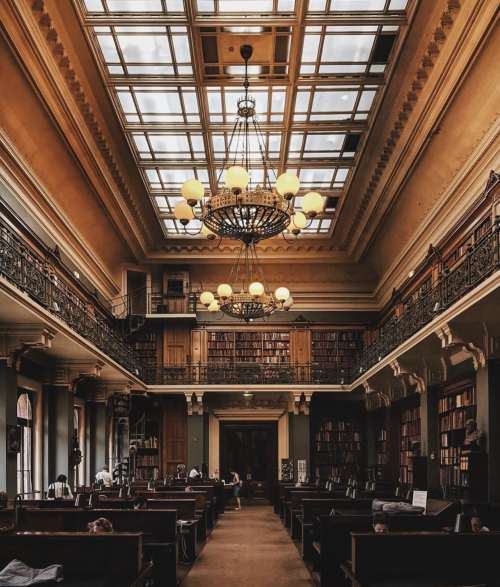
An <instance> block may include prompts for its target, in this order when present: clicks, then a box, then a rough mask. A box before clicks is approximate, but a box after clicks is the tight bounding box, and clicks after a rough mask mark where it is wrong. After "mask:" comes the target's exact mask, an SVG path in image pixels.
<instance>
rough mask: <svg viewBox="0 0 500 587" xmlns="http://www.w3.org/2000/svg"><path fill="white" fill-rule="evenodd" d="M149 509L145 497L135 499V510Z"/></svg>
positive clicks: (140, 496)
mask: <svg viewBox="0 0 500 587" xmlns="http://www.w3.org/2000/svg"><path fill="white" fill-rule="evenodd" d="M147 507H148V502H147V499H146V498H145V497H144V495H138V496H137V497H136V498H135V499H134V510H145V509H146V508H147Z"/></svg>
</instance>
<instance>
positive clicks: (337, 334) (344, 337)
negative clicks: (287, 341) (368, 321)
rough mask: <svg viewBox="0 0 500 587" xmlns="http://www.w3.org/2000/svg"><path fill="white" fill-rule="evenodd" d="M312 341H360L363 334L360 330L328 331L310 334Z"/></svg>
mask: <svg viewBox="0 0 500 587" xmlns="http://www.w3.org/2000/svg"><path fill="white" fill-rule="evenodd" d="M312 340H313V342H315V341H320V340H328V341H335V340H340V341H348V342H351V341H362V340H363V332H362V331H360V330H357V331H345V330H338V331H330V332H313V333H312Z"/></svg>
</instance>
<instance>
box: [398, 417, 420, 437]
mask: <svg viewBox="0 0 500 587" xmlns="http://www.w3.org/2000/svg"><path fill="white" fill-rule="evenodd" d="M417 434H420V419H419V420H415V422H405V423H404V424H401V436H415V435H417Z"/></svg>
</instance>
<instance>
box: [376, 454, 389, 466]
mask: <svg viewBox="0 0 500 587" xmlns="http://www.w3.org/2000/svg"><path fill="white" fill-rule="evenodd" d="M377 465H387V455H386V454H385V453H377Z"/></svg>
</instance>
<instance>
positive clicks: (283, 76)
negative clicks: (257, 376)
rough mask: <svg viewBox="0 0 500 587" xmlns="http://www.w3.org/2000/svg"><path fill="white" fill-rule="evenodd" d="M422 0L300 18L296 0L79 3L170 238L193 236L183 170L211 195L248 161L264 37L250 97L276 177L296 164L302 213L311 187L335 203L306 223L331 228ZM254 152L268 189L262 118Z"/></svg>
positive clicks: (346, 5)
mask: <svg viewBox="0 0 500 587" xmlns="http://www.w3.org/2000/svg"><path fill="white" fill-rule="evenodd" d="M412 1H414V0H304V2H305V6H304V11H305V14H304V20H303V23H301V26H298V25H297V22H298V21H297V17H298V10H299V7H301V4H299V3H298V2H297V0H250V1H248V0H192V1H191V2H190V4H188V3H187V0H73V3H74V5H75V7H76V9H77V10H79V11H80V12H81V19H82V23H83V30H84V31H85V34H86V35H87V37H88V39H89V42H90V44H91V46H92V48H93V51H94V53H95V57H96V58H97V60H98V62H99V64H100V72H101V75H102V77H103V81H104V83H105V84H106V86H107V88H108V92H109V95H110V98H111V100H112V103H113V105H114V107H115V109H116V113H117V116H118V118H119V120H120V122H121V124H122V127H123V131H124V133H125V134H126V136H127V140H128V144H129V146H130V149H131V150H132V152H133V154H134V157H135V161H136V162H137V165H138V168H139V172H140V173H141V176H142V178H143V180H144V185H145V189H146V190H147V192H148V194H149V196H150V198H151V202H152V205H153V207H154V209H155V210H156V212H157V214H158V218H159V222H160V223H161V225H162V228H163V230H164V232H165V234H166V236H171V235H173V236H178V235H181V234H184V229H183V227H182V226H181V225H180V224H179V223H178V222H177V221H176V220H175V218H174V217H173V209H174V206H175V204H176V203H177V202H179V201H181V199H182V196H181V194H180V189H181V186H182V184H183V183H184V181H186V180H187V179H191V178H197V179H199V180H200V181H201V182H202V183H203V185H204V186H205V189H206V193H207V195H208V193H209V192H210V191H212V192H214V191H215V190H216V189H217V187H222V186H223V185H224V177H223V176H224V174H223V176H222V178H221V179H220V181H219V184H218V183H217V182H218V178H219V172H220V169H221V166H222V163H223V161H224V160H225V159H228V160H229V163H230V164H232V163H233V162H234V161H235V159H234V152H235V149H236V150H237V151H238V157H237V158H236V163H240V164H241V152H242V145H241V142H239V141H238V139H237V135H235V139H234V141H233V145H234V147H233V149H232V150H231V152H228V144H229V141H230V137H231V133H232V130H233V124H234V121H235V119H236V114H237V102H238V98H240V97H241V96H242V95H243V94H244V89H243V87H242V82H243V73H244V71H243V70H244V68H243V63H242V61H241V60H240V58H239V55H238V48H239V46H240V45H241V44H243V43H246V42H249V43H252V41H254V42H253V46H254V56H253V57H252V60H251V62H250V70H249V73H250V82H251V87H250V95H251V96H252V97H253V98H255V100H256V112H257V116H258V119H259V124H260V125H261V131H262V139H263V141H264V143H265V152H266V156H267V159H268V162H269V165H270V167H271V168H270V170H269V175H270V180H271V187H273V186H274V183H275V176H278V175H280V173H282V172H284V171H291V172H294V173H297V175H298V176H299V179H300V182H301V189H300V191H299V193H298V194H297V196H296V197H295V198H294V199H293V205H294V206H295V208H296V209H298V210H300V209H301V205H302V198H303V196H304V194H305V193H306V192H307V191H312V190H314V191H318V192H319V193H321V194H322V195H323V197H324V208H323V211H322V212H321V213H320V214H319V215H318V216H317V217H316V218H315V219H314V221H313V223H312V224H311V226H310V227H309V228H308V229H307V230H305V231H303V234H304V237H311V236H313V235H321V236H323V237H324V236H327V235H328V234H329V233H330V232H331V229H332V227H333V223H334V221H335V208H336V206H337V203H338V201H339V199H342V198H343V197H344V196H345V192H346V189H347V188H348V186H349V182H350V179H351V175H352V173H351V170H353V169H354V168H355V166H356V165H357V163H358V159H359V156H360V154H361V152H362V149H360V145H363V144H364V143H365V142H366V138H367V135H368V133H369V132H370V129H371V127H372V125H373V122H374V119H375V115H376V111H377V108H378V104H380V103H382V102H383V95H384V92H385V87H386V85H387V83H388V82H389V81H390V80H389V78H390V72H391V68H390V63H391V61H393V60H394V58H395V57H396V56H395V55H393V53H394V51H395V49H394V48H395V47H399V46H400V44H401V43H396V42H395V41H396V39H397V38H398V36H399V35H401V34H402V33H401V32H402V31H404V29H405V25H406V10H408V7H409V6H410V3H411V2H412ZM187 7H189V8H190V10H188V11H186V8H187ZM191 9H192V10H191ZM300 14H301V18H302V11H301V12H300ZM292 74H293V75H292ZM248 156H249V159H250V161H251V167H252V172H251V186H252V187H255V186H256V185H257V184H259V185H261V186H263V185H264V180H265V177H264V169H263V164H262V156H261V152H260V149H259V146H258V141H257V137H256V131H255V129H254V128H251V129H250V146H249V153H248ZM266 187H269V186H266ZM198 208H199V206H198ZM200 210H201V208H200ZM194 231H195V230H194V227H193V232H194ZM200 238H202V237H201V236H200Z"/></svg>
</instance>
